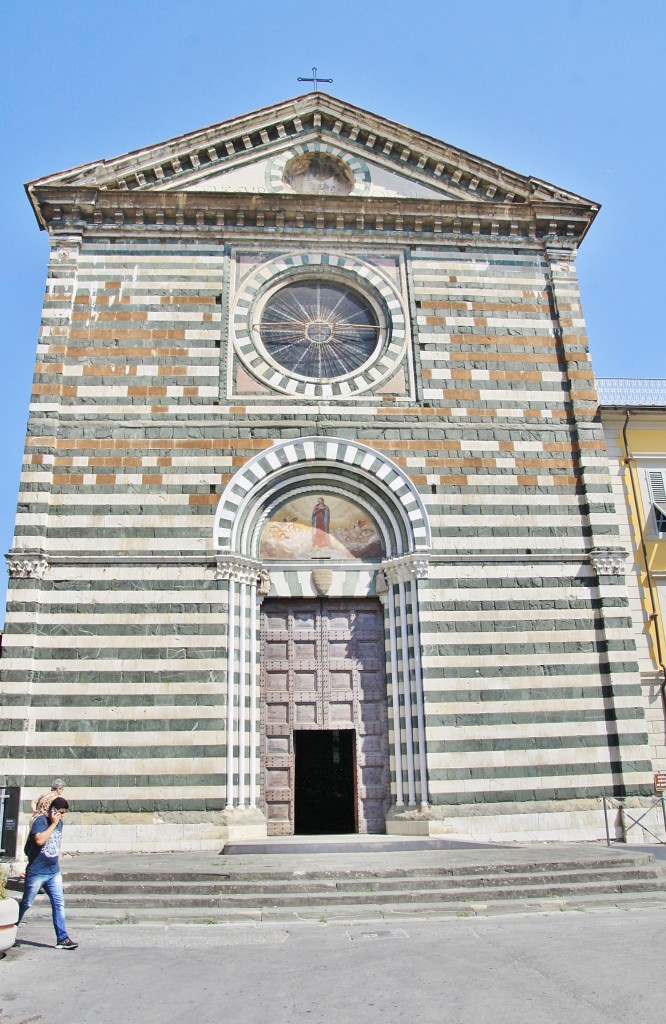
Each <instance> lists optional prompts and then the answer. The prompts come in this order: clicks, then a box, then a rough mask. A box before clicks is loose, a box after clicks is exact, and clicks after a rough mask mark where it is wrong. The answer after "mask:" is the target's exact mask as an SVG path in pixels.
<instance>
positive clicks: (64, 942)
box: [56, 935, 79, 949]
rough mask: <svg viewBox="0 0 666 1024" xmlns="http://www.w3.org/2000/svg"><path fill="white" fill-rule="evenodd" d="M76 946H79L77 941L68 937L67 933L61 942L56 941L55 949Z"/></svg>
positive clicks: (75, 947)
mask: <svg viewBox="0 0 666 1024" xmlns="http://www.w3.org/2000/svg"><path fill="white" fill-rule="evenodd" d="M78 948H79V944H78V942H74V941H73V940H72V939H70V937H69V935H68V936H67V938H66V939H63V940H62V942H56V949H78Z"/></svg>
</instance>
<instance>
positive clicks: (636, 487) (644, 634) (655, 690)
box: [597, 377, 666, 827]
mask: <svg viewBox="0 0 666 1024" xmlns="http://www.w3.org/2000/svg"><path fill="white" fill-rule="evenodd" d="M597 389H598V392H599V400H600V414H601V419H602V423H603V429H604V434H605V437H606V444H607V447H608V455H609V458H610V463H611V475H612V480H613V489H614V492H615V503H616V507H617V509H618V511H620V512H621V513H623V519H624V522H623V524H622V533H623V543H624V546H625V547H626V548H627V550H628V551H629V552H630V555H629V557H630V558H631V559H633V570H634V571H633V572H629V571H627V586H628V588H629V595H630V606H631V612H632V617H633V621H634V631H635V637H636V646H637V653H638V660H639V667H640V676H641V685H642V689H643V703H644V708H645V715H646V719H647V727H648V736H649V742H650V752H651V757H652V762H653V767H654V771H655V772H666V690H665V687H666V631H665V629H664V617H665V616H666V379H661V380H658V379H649V380H641V379H626V378H608V377H607V378H597ZM626 568H627V570H628V569H629V566H626ZM662 827H663V826H662Z"/></svg>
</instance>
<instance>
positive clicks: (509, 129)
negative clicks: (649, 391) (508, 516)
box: [0, 0, 666, 599]
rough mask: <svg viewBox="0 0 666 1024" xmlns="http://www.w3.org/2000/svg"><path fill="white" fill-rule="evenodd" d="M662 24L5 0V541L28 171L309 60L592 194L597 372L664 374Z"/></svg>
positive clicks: (28, 317) (580, 17) (621, 16)
mask: <svg viewBox="0 0 666 1024" xmlns="http://www.w3.org/2000/svg"><path fill="white" fill-rule="evenodd" d="M665 30H666V3H664V0H643V2H641V0H634V3H632V4H627V3H621V2H619V0H475V2H474V3H473V4H471V3H460V2H459V0H455V2H451V0H410V2H405V0H363V2H358V0H357V2H351V0H329V3H326V4H318V5H317V4H315V3H314V2H313V0H308V2H306V0H284V2H283V3H279V2H277V0H271V2H268V0H253V2H251V0H245V2H242V0H236V2H233V3H230V2H227V0H217V2H213V0H187V2H182V0H181V2H180V3H176V2H173V0H172V2H169V0H162V2H160V3H157V2H149V0H132V2H127V0H116V2H113V0H110V2H109V3H106V4H91V3H90V0H87V2H82V0H68V2H66V3H65V4H54V3H52V2H51V3H47V2H44V0H28V2H25V3H15V4H4V5H3V12H2V14H0V32H1V35H2V40H3V42H2V48H3V51H4V52H3V53H2V54H0V58H1V59H0V68H1V70H0V76H1V78H2V82H1V84H2V95H3V97H4V104H3V106H4V116H3V120H4V125H3V135H2V137H3V140H4V143H5V145H4V146H3V149H4V154H3V159H2V161H0V175H1V182H0V184H1V188H0V202H1V203H2V223H3V226H4V244H3V245H2V246H1V247H0V260H1V261H2V272H1V273H0V282H1V287H2V312H3V318H2V323H3V335H4V337H3V349H2V350H3V356H4V372H3V374H2V378H1V380H0V388H1V395H0V417H1V424H0V425H1V429H2V436H3V438H4V458H3V473H2V475H1V476H0V544H1V546H2V553H4V552H5V551H7V550H9V548H10V547H11V540H12V532H13V519H14V512H15V507H16V495H17V490H18V479H19V472H20V464H21V457H22V450H23V439H24V433H25V424H26V419H27V410H28V400H29V392H30V383H31V375H32V366H33V362H34V354H35V345H36V339H37V332H38V328H39V319H40V313H41V303H42V298H43V292H44V280H45V270H46V260H47V242H46V237H45V235H44V234H43V233H41V232H40V231H39V229H38V227H37V223H36V221H35V219H34V216H33V214H32V212H31V210H30V207H29V204H28V202H27V199H26V197H25V194H24V192H23V183H24V182H26V181H30V180H32V179H34V178H37V177H40V176H42V175H44V174H48V173H51V172H55V171H58V170H62V169H64V168H67V167H72V166H75V165H77V164H80V163H85V162H87V161H89V160H95V159H98V158H100V157H110V156H115V155H118V154H120V153H124V152H126V151H128V150H132V149H136V148H139V147H141V146H144V145H148V144H149V143H153V142H160V141H162V140H164V139H168V138H171V137H172V136H175V135H180V134H182V133H184V132H187V131H191V130H194V129H196V128H200V127H202V126H204V125H207V124H211V123H214V122H216V121H221V120H224V119H226V118H228V117H233V116H235V115H237V114H242V113H245V112H247V111H250V110H253V109H255V108H257V107H261V106H265V105H267V104H270V103H273V102H276V101H279V100H282V99H286V98H288V97H290V96H294V95H297V94H298V93H300V92H302V91H304V90H305V87H304V86H302V85H300V84H299V83H298V82H297V81H296V79H297V77H298V76H299V75H309V74H310V69H311V67H312V65H313V64H316V65H317V67H318V69H319V72H320V74H322V75H324V76H326V77H330V78H333V79H334V82H333V84H332V85H328V86H326V87H325V88H326V89H327V90H328V91H330V92H331V93H333V94H334V95H336V96H339V97H340V98H341V99H343V100H347V101H349V102H351V103H354V104H356V105H358V106H360V107H365V108H366V109H369V110H372V111H375V112H376V113H378V114H381V115H383V116H384V117H388V118H391V119H393V120H395V121H399V122H401V123H403V124H407V125H409V126H411V127H413V128H416V129H418V130H420V131H423V132H425V133H426V134H428V135H433V136H435V137H437V138H440V139H443V140H445V141H446V142H449V143H451V144H453V145H456V146H459V147H461V148H462V149H466V150H469V151H470V152H472V153H476V154H477V155H479V156H482V157H486V158H488V159H490V160H493V161H495V162H496V163H499V164H504V165H505V166H507V167H510V168H512V169H513V170H516V171H519V172H521V173H524V174H533V175H534V176H536V177H540V178H545V179H546V180H548V181H551V182H554V183H555V184H558V185H561V186H563V187H565V188H567V189H570V190H572V191H574V192H578V193H579V194H581V195H583V196H587V197H589V198H591V199H594V200H596V201H598V202H600V203H601V204H602V206H603V208H602V211H601V213H600V214H599V216H598V218H597V220H596V222H595V224H594V225H593V227H592V230H591V231H590V233H589V234H588V236H587V238H586V240H585V242H584V244H583V247H582V250H581V253H580V256H579V259H578V271H579V274H580V278H581V285H582V293H583V301H584V309H585V313H586V317H587V322H588V331H589V336H590V345H591V350H592V358H593V363H594V367H595V370H596V373H597V375H599V376H637V377H641V376H645V377H653V376H662V377H666V356H665V355H664V349H665V346H664V337H663V328H662V327H661V322H660V315H659V310H660V308H661V307H660V305H659V300H658V296H660V295H662V294H663V291H664V289H663V274H664V267H663V263H664V257H663V248H662V239H663V237H664V229H665V227H666V225H665V224H664V221H665V219H666V212H665V207H664V203H663V200H662V195H663V180H662V179H663V176H664V169H665V167H666V159H665V157H666V152H665V149H666V146H665V142H664V101H665V98H666V97H665V88H664V85H665V80H666V73H665V70H664V68H665V63H666V62H665V60H664V41H665V35H666V32H665ZM4 576H5V572H4V567H3V568H2V569H0V581H4ZM1 594H2V590H1V588H0V599H1Z"/></svg>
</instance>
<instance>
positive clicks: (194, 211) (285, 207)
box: [31, 185, 596, 251]
mask: <svg viewBox="0 0 666 1024" xmlns="http://www.w3.org/2000/svg"><path fill="white" fill-rule="evenodd" d="M31 198H32V200H33V202H34V204H35V210H36V213H37V216H38V218H39V221H40V224H41V226H42V227H43V228H44V229H46V230H48V231H49V232H50V233H52V234H54V235H56V236H57V235H60V234H66V235H76V234H82V235H84V234H85V235H86V236H88V235H91V234H93V235H94V234H97V235H100V236H108V234H109V232H112V233H113V235H114V236H117V235H118V233H119V232H122V233H123V235H124V236H128V237H134V236H136V237H150V236H152V235H159V236H160V237H161V238H163V237H164V236H165V234H169V233H174V232H175V233H177V234H178V236H183V237H187V238H193V237H194V238H199V237H208V238H213V239H216V238H217V239H220V240H222V239H227V238H228V237H230V236H234V237H239V236H240V237H243V236H246V235H248V234H251V233H256V232H260V233H261V234H262V236H265V235H266V234H267V233H270V234H271V235H276V236H280V237H283V236H288V235H289V234H293V235H295V236H297V237H299V238H300V239H301V240H302V238H303V235H307V234H309V233H312V232H316V233H317V236H318V238H321V237H326V236H327V235H330V236H331V237H335V236H338V237H339V235H340V233H341V232H344V233H345V237H348V235H349V234H354V233H355V232H358V233H360V234H362V235H363V237H364V239H366V240H367V238H368V237H369V236H374V237H378V238H394V237H396V236H398V237H400V238H402V237H404V236H413V235H417V236H422V235H426V236H428V235H429V236H432V237H433V238H435V239H437V240H441V239H442V238H450V239H451V240H452V241H454V242H455V241H457V240H459V239H460V238H462V237H464V238H465V239H466V240H468V239H471V240H472V241H474V239H476V238H480V237H481V238H483V239H484V240H488V239H490V240H497V241H498V242H507V241H508V242H514V243H516V242H519V243H521V244H522V243H525V242H527V243H532V244H537V245H539V246H540V247H541V246H543V245H544V244H545V245H549V246H554V247H557V248H560V249H564V250H569V251H573V250H575V249H576V248H577V246H578V245H579V244H580V242H581V241H582V239H583V237H584V236H585V234H586V232H587V229H588V228H589V226H590V224H591V223H592V220H593V219H594V216H595V213H596V208H593V207H590V206H588V205H585V204H583V203H580V204H578V203H571V202H541V201H539V202H529V203H522V204H512V203H491V202H487V201H486V202H481V201H478V202H477V201H470V200H464V201H461V202H456V201H452V200H445V199H442V200H440V199H412V198H400V197H390V198H388V197H383V196H382V197H374V196H365V197H361V196H358V197H357V196H312V195H289V194H284V193H281V194H270V193H269V194H266V193H245V192H215V193H212V192H158V191H152V192H149V191H146V192H126V191H120V190H118V191H115V190H109V189H101V188H88V187H81V186H64V185H43V186H36V187H35V188H33V189H32V191H31Z"/></svg>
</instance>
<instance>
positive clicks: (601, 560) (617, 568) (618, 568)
mask: <svg viewBox="0 0 666 1024" xmlns="http://www.w3.org/2000/svg"><path fill="white" fill-rule="evenodd" d="M628 557H629V552H628V551H627V550H626V548H622V547H604V548H601V547H600V548H592V550H591V551H590V562H591V564H592V567H593V569H594V571H595V572H596V574H597V576H621V575H623V574H624V563H625V562H626V560H627V558H628Z"/></svg>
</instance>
